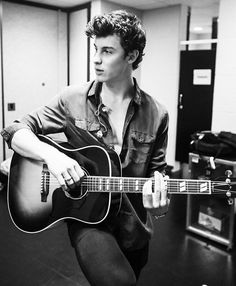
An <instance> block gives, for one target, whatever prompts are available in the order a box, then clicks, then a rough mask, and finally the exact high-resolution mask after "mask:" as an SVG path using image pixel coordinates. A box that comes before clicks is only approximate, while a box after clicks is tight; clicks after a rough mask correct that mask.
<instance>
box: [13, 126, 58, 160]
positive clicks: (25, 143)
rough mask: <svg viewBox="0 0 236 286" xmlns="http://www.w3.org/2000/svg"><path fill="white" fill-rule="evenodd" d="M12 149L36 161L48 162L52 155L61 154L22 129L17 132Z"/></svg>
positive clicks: (28, 131)
mask: <svg viewBox="0 0 236 286" xmlns="http://www.w3.org/2000/svg"><path fill="white" fill-rule="evenodd" d="M11 147H12V149H13V150H14V151H15V152H16V153H18V154H20V155H21V156H24V157H28V158H32V159H35V160H42V161H47V158H48V157H49V156H52V153H57V152H59V151H58V150H57V149H56V148H54V147H53V146H50V145H49V144H46V143H44V142H42V141H40V140H39V139H38V137H37V136H36V135H35V134H34V133H33V132H32V131H30V130H29V129H26V128H22V129H19V130H18V131H16V132H15V134H14V135H13V138H12V141H11Z"/></svg>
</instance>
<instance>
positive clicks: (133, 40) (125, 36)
mask: <svg viewBox="0 0 236 286" xmlns="http://www.w3.org/2000/svg"><path fill="white" fill-rule="evenodd" d="M85 33H86V35H87V36H88V37H90V38H93V37H107V36H111V35H114V34H116V35H117V36H119V37H120V44H121V46H122V47H123V49H124V51H125V56H127V55H128V53H129V52H132V51H133V50H138V51H139V55H138V57H137V59H136V61H135V62H134V63H133V65H132V67H133V69H134V70H135V69H137V67H138V65H139V63H140V62H141V61H142V59H143V56H144V53H143V50H144V48H145V45H146V34H145V31H144V29H143V28H142V25H141V21H140V19H139V18H138V17H137V16H136V15H135V14H132V13H129V12H127V11H125V10H117V11H112V12H111V13H108V14H104V15H99V16H95V17H94V18H93V19H92V20H91V21H90V22H89V23H88V24H87V27H86V30H85Z"/></svg>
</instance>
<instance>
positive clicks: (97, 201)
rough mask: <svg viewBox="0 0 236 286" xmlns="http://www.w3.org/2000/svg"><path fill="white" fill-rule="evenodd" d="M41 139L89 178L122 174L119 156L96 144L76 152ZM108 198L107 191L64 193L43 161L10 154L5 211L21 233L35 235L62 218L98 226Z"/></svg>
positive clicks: (107, 207)
mask: <svg viewBox="0 0 236 286" xmlns="http://www.w3.org/2000/svg"><path fill="white" fill-rule="evenodd" d="M40 140H42V141H44V142H46V143H48V144H50V145H53V146H54V147H56V148H57V149H59V150H60V151H62V152H63V153H65V154H67V155H68V156H70V157H72V158H73V159H75V160H76V161H77V162H78V163H79V164H80V165H81V166H82V168H83V169H84V171H85V173H86V175H88V176H109V177H110V176H120V175H121V164H120V160H119V156H118V155H117V154H116V153H115V152H111V151H109V153H108V151H107V150H105V149H104V148H102V147H100V146H96V145H94V146H88V147H83V148H78V149H70V148H65V147H63V146H61V145H59V144H57V143H55V142H54V141H53V140H51V139H49V138H47V137H44V136H40ZM94 188H95V189H96V188H97V186H94ZM118 196H119V197H120V196H121V195H120V194H118ZM111 198H112V194H111V193H109V192H103V193H102V192H97V191H96V192H87V191H86V188H85V187H84V188H82V187H78V188H77V187H76V188H75V189H73V190H72V191H68V192H64V191H62V189H61V188H60V186H59V184H58V182H57V180H56V179H55V178H54V177H53V176H52V175H50V174H49V172H48V170H47V166H46V165H45V164H44V163H43V162H41V161H36V160H32V159H28V158H25V157H22V156H20V155H18V154H17V153H14V155H13V158H12V162H11V167H10V173H9V184H8V208H9V213H10V216H11V218H12V220H13V222H14V224H15V225H16V226H17V227H18V228H19V229H20V230H22V231H24V232H29V233H37V232H40V231H43V230H45V229H47V228H49V227H51V226H53V225H54V224H56V223H58V222H60V221H62V220H64V219H75V220H78V221H80V222H83V223H88V224H97V223H100V222H102V221H103V220H104V219H105V218H106V216H107V215H108V213H109V208H110V204H111Z"/></svg>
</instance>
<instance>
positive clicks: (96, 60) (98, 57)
mask: <svg viewBox="0 0 236 286" xmlns="http://www.w3.org/2000/svg"><path fill="white" fill-rule="evenodd" d="M93 62H94V63H95V64H101V62H102V59H101V57H100V54H99V52H98V51H96V52H95V54H94V57H93Z"/></svg>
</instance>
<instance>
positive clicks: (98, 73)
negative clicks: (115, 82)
mask: <svg viewBox="0 0 236 286" xmlns="http://www.w3.org/2000/svg"><path fill="white" fill-rule="evenodd" d="M95 72H96V74H97V75H100V74H102V73H103V72H104V70H102V69H96V68H95Z"/></svg>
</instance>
